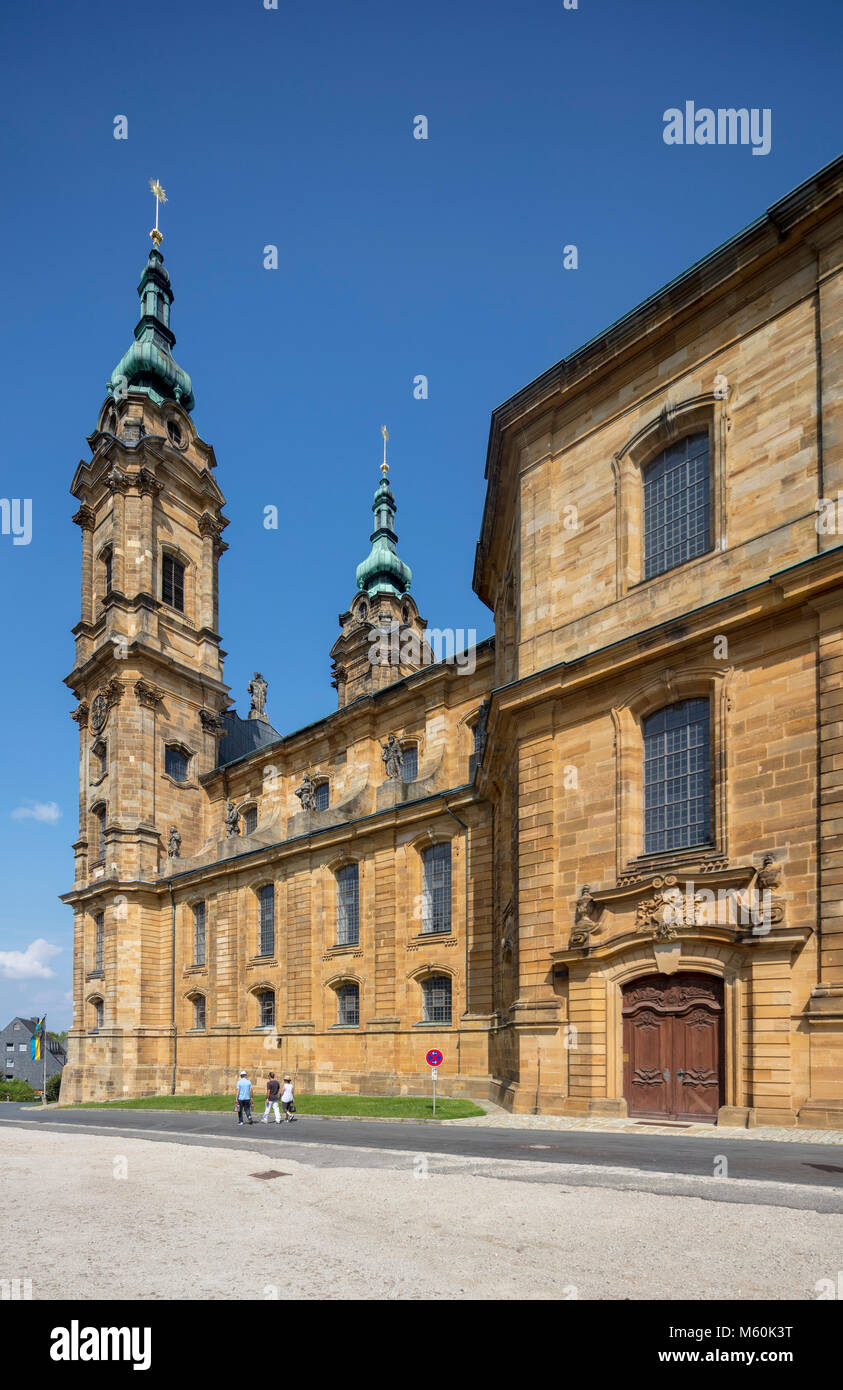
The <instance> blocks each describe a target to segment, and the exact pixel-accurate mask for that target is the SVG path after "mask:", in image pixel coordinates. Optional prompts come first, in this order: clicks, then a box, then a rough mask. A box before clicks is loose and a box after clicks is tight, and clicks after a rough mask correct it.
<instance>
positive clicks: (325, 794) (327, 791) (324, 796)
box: [313, 782, 331, 811]
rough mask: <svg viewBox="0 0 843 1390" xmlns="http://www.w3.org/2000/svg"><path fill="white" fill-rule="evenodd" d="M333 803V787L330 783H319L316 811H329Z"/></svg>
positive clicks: (317, 785) (315, 803) (315, 802)
mask: <svg viewBox="0 0 843 1390" xmlns="http://www.w3.org/2000/svg"><path fill="white" fill-rule="evenodd" d="M330 803H331V787H330V784H329V783H328V782H317V784H316V797H315V800H314V803H313V806H314V810H316V811H327V809H328V807H329V805H330Z"/></svg>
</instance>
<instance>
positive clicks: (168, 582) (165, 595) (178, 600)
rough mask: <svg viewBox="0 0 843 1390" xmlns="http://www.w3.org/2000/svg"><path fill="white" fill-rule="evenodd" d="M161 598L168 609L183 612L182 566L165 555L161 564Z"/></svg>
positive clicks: (174, 559)
mask: <svg viewBox="0 0 843 1390" xmlns="http://www.w3.org/2000/svg"><path fill="white" fill-rule="evenodd" d="M161 597H162V599H163V600H164V602H165V603H166V604H168V605H169V607H170V608H177V609H178V610H179V612H180V613H183V612H184V565H183V564H181V562H180V561H179V560H177V559H176V557H175V555H167V554H166V553H165V555H164V558H163V560H162V563H161Z"/></svg>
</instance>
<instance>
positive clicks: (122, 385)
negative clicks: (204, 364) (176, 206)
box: [108, 246, 196, 411]
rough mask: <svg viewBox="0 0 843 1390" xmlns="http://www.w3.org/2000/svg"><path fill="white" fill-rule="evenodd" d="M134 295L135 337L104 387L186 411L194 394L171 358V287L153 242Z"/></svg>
mask: <svg viewBox="0 0 843 1390" xmlns="http://www.w3.org/2000/svg"><path fill="white" fill-rule="evenodd" d="M138 295H139V296H140V302H141V317H140V319H139V321H138V323H137V325H136V326H135V341H134V342H133V343H132V346H131V347H130V348H129V351H128V352H125V353H124V354H123V356H122V357H121V358H120V361H119V362H118V363H117V366H116V367H115V368H114V371H113V372H112V373H111V380H110V381H109V383H108V390H109V391H110V392H111V393H112V395H122V394H123V393H124V392H126V391H143V392H144V393H145V394H146V395H147V396H149V397H150V399H151V400H153V401H155V403H156V405H162V404H163V402H164V401H177V402H178V404H179V405H180V406H182V407H183V409H184V410H188V411H190V410H192V409H193V407H194V405H195V404H196V398H195V397H194V395H193V387H192V385H191V382H190V377H189V376H188V375H187V372H185V371H183V370H182V368H181V367H180V366H179V365H178V363H177V362H175V361H174V360H173V353H172V349H173V347H174V345H175V341H176V338H175V334H174V333H173V332H172V330H171V328H170V305H171V304H172V302H173V291H172V289H171V288H170V277H169V275H168V274H167V271H166V270H165V269H164V258H163V256H162V255H161V252H160V251H159V250H158V247H157V246H154V247H153V248H152V250H151V251H150V253H149V260H148V261H147V263H146V265H145V266H144V269H143V274H142V275H141V279H140V284H139V285H138Z"/></svg>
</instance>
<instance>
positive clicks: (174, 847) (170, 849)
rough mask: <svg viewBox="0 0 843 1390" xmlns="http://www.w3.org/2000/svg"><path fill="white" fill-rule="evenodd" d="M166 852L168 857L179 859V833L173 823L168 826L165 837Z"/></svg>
mask: <svg viewBox="0 0 843 1390" xmlns="http://www.w3.org/2000/svg"><path fill="white" fill-rule="evenodd" d="M167 854H168V856H169V858H170V859H181V835H180V834H179V832H178V829H177V827H176V826H175V825H171V826H170V834H169V836H168V839H167Z"/></svg>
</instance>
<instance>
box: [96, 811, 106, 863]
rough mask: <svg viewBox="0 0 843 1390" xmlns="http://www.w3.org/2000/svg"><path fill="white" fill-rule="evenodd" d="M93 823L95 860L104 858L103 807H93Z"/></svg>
mask: <svg viewBox="0 0 843 1390" xmlns="http://www.w3.org/2000/svg"><path fill="white" fill-rule="evenodd" d="M94 821H95V825H96V842H95V846H94V851H95V854H96V857H97V859H104V858H105V806H102V805H101V806H95V807H94Z"/></svg>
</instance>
